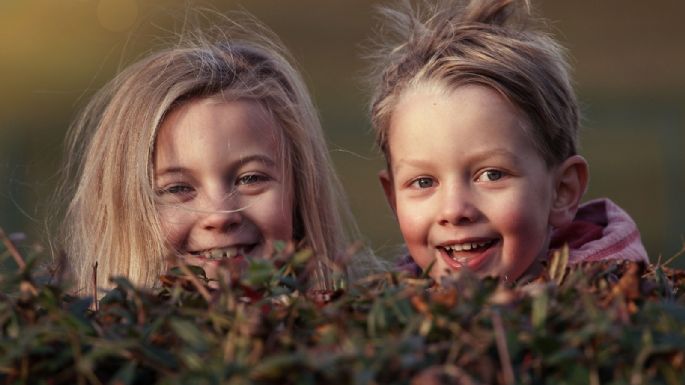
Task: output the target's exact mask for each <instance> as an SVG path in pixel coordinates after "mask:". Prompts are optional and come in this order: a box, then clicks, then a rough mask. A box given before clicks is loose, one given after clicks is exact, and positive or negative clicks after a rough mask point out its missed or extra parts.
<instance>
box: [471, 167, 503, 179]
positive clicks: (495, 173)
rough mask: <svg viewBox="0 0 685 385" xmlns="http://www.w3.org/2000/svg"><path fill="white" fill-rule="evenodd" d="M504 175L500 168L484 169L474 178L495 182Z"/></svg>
mask: <svg viewBox="0 0 685 385" xmlns="http://www.w3.org/2000/svg"><path fill="white" fill-rule="evenodd" d="M502 177H504V173H503V172H502V171H500V170H493V169H490V170H485V171H483V172H482V173H481V174H480V175H478V178H476V181H478V182H495V181H498V180H500V179H502Z"/></svg>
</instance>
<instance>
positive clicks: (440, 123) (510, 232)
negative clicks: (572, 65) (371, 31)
mask: <svg viewBox="0 0 685 385" xmlns="http://www.w3.org/2000/svg"><path fill="white" fill-rule="evenodd" d="M527 124H529V123H528V120H527V119H526V118H525V117H524V116H523V115H522V114H520V113H519V112H518V111H517V109H516V108H515V107H514V106H513V105H512V104H510V103H509V102H508V101H507V100H506V99H504V98H503V97H502V96H500V95H499V94H498V93H497V92H496V91H494V90H492V89H490V88H487V87H483V86H477V85H464V86H461V87H458V88H456V89H455V90H452V91H447V92H443V91H441V90H440V88H439V87H429V86H425V85H419V86H418V87H417V88H414V89H411V90H408V91H405V94H404V95H403V97H402V98H401V100H400V102H399V103H398V105H397V107H396V108H395V110H394V113H393V116H392V119H391V122H390V131H389V139H388V148H389V152H390V160H391V163H390V170H389V172H382V173H381V182H382V184H383V187H384V190H385V193H386V196H387V198H388V201H389V202H390V205H391V206H392V208H393V210H394V211H395V214H396V216H397V220H398V221H399V225H400V230H401V231H402V235H403V237H404V240H405V242H406V245H407V247H408V249H409V252H410V253H411V256H412V257H413V258H414V260H415V261H416V263H417V264H418V265H419V266H420V267H421V268H422V269H426V268H428V267H429V266H430V264H431V263H433V261H435V263H434V265H433V267H432V269H431V271H430V275H431V276H432V277H433V278H434V279H436V280H437V281H439V277H440V276H442V275H444V274H445V272H449V271H456V270H459V269H461V268H462V267H468V268H469V269H471V270H473V271H475V272H477V273H478V274H479V275H499V276H501V277H506V279H509V280H514V279H516V278H518V277H520V276H521V275H522V274H523V273H524V272H525V271H526V270H527V269H528V268H529V267H530V266H531V265H532V264H533V262H534V261H535V260H536V259H537V258H540V257H541V256H544V255H545V254H546V252H547V245H548V236H549V233H550V211H551V209H552V204H553V203H552V202H553V199H554V194H555V190H554V186H555V182H554V179H555V178H554V173H553V171H551V170H548V168H547V166H546V165H545V163H544V161H543V159H542V157H541V156H540V155H539V154H538V152H537V151H536V149H535V148H534V147H533V143H532V140H531V139H530V138H529V137H528V136H527V135H526V134H525V132H524V127H525V126H526V125H527Z"/></svg>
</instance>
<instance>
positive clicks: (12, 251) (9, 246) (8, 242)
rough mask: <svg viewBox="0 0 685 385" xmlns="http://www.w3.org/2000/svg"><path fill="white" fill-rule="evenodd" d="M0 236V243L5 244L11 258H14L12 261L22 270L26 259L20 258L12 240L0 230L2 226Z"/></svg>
mask: <svg viewBox="0 0 685 385" xmlns="http://www.w3.org/2000/svg"><path fill="white" fill-rule="evenodd" d="M0 238H2V243H4V244H5V247H6V248H7V250H8V251H9V252H10V255H11V256H12V258H14V261H15V262H16V263H17V265H18V266H19V268H20V269H22V270H23V269H24V268H25V267H26V261H24V258H22V256H21V254H20V253H19V250H17V248H16V246H14V243H13V242H12V240H11V239H9V237H7V235H5V232H4V231H3V230H2V228H0Z"/></svg>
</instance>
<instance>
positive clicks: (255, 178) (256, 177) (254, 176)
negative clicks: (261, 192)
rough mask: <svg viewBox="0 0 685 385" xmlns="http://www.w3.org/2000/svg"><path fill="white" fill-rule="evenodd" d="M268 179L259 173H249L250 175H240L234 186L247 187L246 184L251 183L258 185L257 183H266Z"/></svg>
mask: <svg viewBox="0 0 685 385" xmlns="http://www.w3.org/2000/svg"><path fill="white" fill-rule="evenodd" d="M269 179H271V178H270V177H268V176H267V175H264V174H260V173H250V174H245V175H242V176H240V177H239V178H238V180H237V182H236V184H238V185H247V184H253V183H259V182H266V181H268V180H269Z"/></svg>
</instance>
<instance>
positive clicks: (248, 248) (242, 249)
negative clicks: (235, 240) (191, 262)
mask: <svg viewBox="0 0 685 385" xmlns="http://www.w3.org/2000/svg"><path fill="white" fill-rule="evenodd" d="M255 246H256V244H251V245H240V246H226V247H218V248H211V249H205V250H198V251H191V252H189V253H188V254H190V255H192V256H193V257H198V258H204V259H208V260H221V259H231V258H235V257H238V256H245V255H248V254H250V252H252V250H254V248H255Z"/></svg>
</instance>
